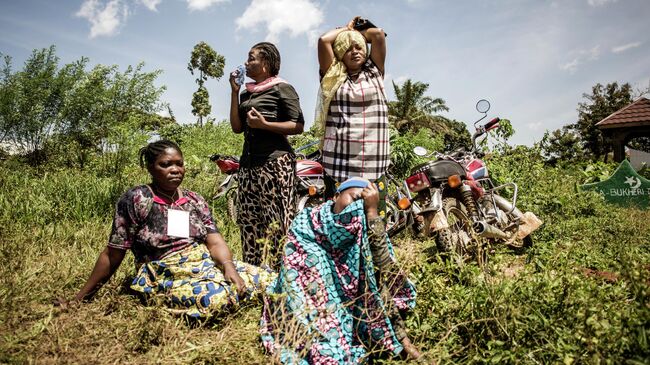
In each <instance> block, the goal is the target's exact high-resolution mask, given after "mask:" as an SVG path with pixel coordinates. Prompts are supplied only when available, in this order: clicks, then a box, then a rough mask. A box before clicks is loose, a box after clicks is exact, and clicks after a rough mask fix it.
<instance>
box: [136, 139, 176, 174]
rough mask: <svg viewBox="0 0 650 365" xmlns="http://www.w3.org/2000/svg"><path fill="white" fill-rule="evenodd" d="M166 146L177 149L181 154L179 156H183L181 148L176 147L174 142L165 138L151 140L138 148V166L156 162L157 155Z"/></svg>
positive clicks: (160, 153) (166, 147) (162, 151)
mask: <svg viewBox="0 0 650 365" xmlns="http://www.w3.org/2000/svg"><path fill="white" fill-rule="evenodd" d="M168 148H173V149H175V150H176V151H178V153H180V154H181V156H183V152H182V151H181V148H180V147H178V145H177V144H176V143H174V142H172V141H170V140H167V139H161V140H159V141H156V142H151V143H149V144H148V145H146V146H144V147H142V148H140V152H139V155H140V167H145V166H149V165H151V164H153V163H154V162H156V159H157V158H158V156H160V155H162V154H163V153H164V152H165V150H166V149H168Z"/></svg>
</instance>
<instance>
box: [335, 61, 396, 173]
mask: <svg viewBox="0 0 650 365" xmlns="http://www.w3.org/2000/svg"><path fill="white" fill-rule="evenodd" d="M389 162H390V146H389V132H388V102H387V100H386V94H385V92H384V80H383V76H382V75H381V73H380V72H379V69H378V68H377V66H375V64H374V63H372V61H370V60H368V61H367V62H366V64H365V65H364V66H363V69H362V71H361V73H360V74H359V76H358V78H357V80H355V81H352V79H350V78H349V77H348V78H347V79H346V81H345V82H344V83H343V84H342V85H341V86H340V87H339V89H338V90H337V91H336V94H335V95H334V97H333V98H332V101H331V103H330V108H329V112H328V114H327V120H326V124H325V140H324V143H323V167H324V168H325V171H327V173H328V174H329V175H330V176H331V177H333V178H334V180H336V181H338V182H342V181H344V180H346V179H348V178H350V177H355V176H358V177H363V178H366V179H369V180H375V179H377V178H379V177H381V176H382V175H384V174H385V172H386V169H387V168H388V164H389Z"/></svg>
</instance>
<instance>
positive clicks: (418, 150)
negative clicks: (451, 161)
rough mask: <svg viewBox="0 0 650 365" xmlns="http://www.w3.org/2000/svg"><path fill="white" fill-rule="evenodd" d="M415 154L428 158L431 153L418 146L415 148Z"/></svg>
mask: <svg viewBox="0 0 650 365" xmlns="http://www.w3.org/2000/svg"><path fill="white" fill-rule="evenodd" d="M413 153H415V154H416V155H418V156H420V157H422V156H426V155H427V153H429V151H427V149H426V148H424V147H420V146H417V147H414V148H413Z"/></svg>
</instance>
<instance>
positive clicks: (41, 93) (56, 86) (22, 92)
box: [0, 46, 73, 163]
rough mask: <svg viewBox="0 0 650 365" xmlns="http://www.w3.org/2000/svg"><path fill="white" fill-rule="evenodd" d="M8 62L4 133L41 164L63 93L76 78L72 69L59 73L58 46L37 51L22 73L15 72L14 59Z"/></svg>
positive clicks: (5, 77)
mask: <svg viewBox="0 0 650 365" xmlns="http://www.w3.org/2000/svg"><path fill="white" fill-rule="evenodd" d="M5 62H6V63H5V65H4V69H3V70H2V74H3V82H2V90H1V91H0V94H1V95H2V96H1V97H0V100H1V102H2V107H1V108H0V111H2V113H3V114H2V116H1V117H0V118H1V119H2V123H1V124H0V126H2V127H3V130H2V131H1V132H0V133H1V134H2V135H3V136H5V137H4V138H8V139H9V140H10V141H11V142H13V143H14V144H15V145H16V146H17V147H18V148H20V150H21V152H23V153H26V154H30V155H31V156H30V159H31V160H32V161H33V162H34V163H39V162H41V161H43V160H44V159H45V156H44V154H43V152H42V147H43V145H44V143H45V141H46V139H47V137H48V136H49V135H50V134H51V132H52V131H53V129H54V128H55V127H56V123H57V116H58V111H59V107H60V106H61V104H62V98H63V95H64V93H65V91H66V90H68V89H69V88H70V82H71V81H73V79H72V77H71V76H72V75H71V74H70V71H71V69H70V68H64V69H62V70H61V71H60V72H58V73H57V69H58V64H59V58H58V57H57V56H56V55H55V48H54V46H51V47H50V48H48V49H41V50H34V52H33V53H32V55H31V56H30V57H29V59H27V61H26V62H25V65H24V68H23V71H21V72H17V73H11V63H10V59H9V58H6V59H5Z"/></svg>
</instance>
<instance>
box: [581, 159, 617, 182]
mask: <svg viewBox="0 0 650 365" xmlns="http://www.w3.org/2000/svg"><path fill="white" fill-rule="evenodd" d="M617 166H618V164H617V163H605V162H601V161H595V162H592V163H589V164H587V165H586V166H585V168H584V170H582V174H583V179H582V183H583V184H591V183H596V182H601V181H605V180H607V179H609V178H610V177H611V176H612V174H614V170H616V167H617Z"/></svg>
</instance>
